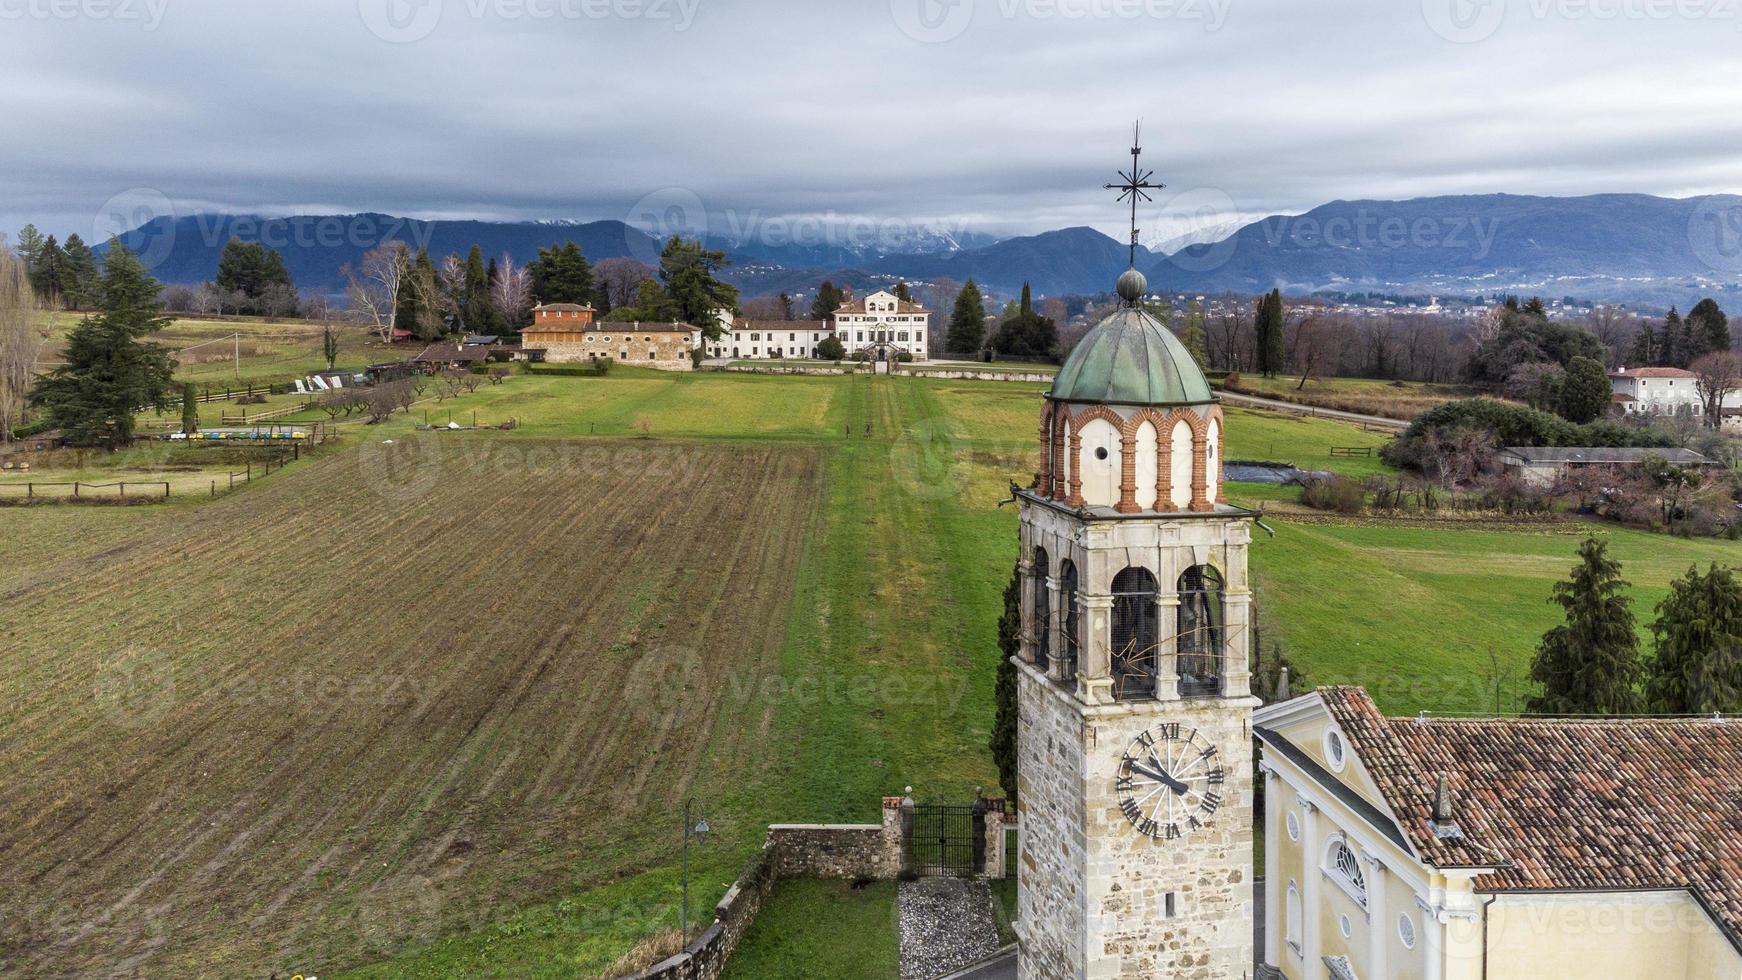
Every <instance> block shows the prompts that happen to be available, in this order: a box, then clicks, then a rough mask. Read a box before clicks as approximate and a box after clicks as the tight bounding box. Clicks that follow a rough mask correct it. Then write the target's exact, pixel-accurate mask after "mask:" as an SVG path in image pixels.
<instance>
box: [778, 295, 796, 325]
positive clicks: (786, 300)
mask: <svg viewBox="0 0 1742 980" xmlns="http://www.w3.org/2000/svg"><path fill="white" fill-rule="evenodd" d="M775 300H776V302H778V303H779V304H780V318H781V319H782V320H790V319H792V297H791V296H789V295H787V294H786V293H781V294H780V295H779V296H777V297H775Z"/></svg>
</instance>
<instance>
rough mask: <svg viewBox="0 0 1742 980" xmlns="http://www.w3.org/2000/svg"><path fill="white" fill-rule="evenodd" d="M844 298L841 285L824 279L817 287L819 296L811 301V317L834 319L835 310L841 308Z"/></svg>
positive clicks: (813, 318) (815, 318)
mask: <svg viewBox="0 0 1742 980" xmlns="http://www.w3.org/2000/svg"><path fill="white" fill-rule="evenodd" d="M844 298H845V297H843V296H842V294H841V290H840V287H838V286H836V285H835V284H834V283H833V282H830V281H829V280H827V279H824V280H823V284H822V285H821V286H818V287H817V298H816V299H815V300H814V301H813V302H812V303H811V319H812V320H833V319H834V318H835V311H836V310H838V309H840V308H841V303H842V302H843V300H844Z"/></svg>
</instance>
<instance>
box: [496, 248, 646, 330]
mask: <svg viewBox="0 0 1742 980" xmlns="http://www.w3.org/2000/svg"><path fill="white" fill-rule="evenodd" d="M613 261H616V260H615V259H607V260H606V262H613ZM604 264H605V263H604V262H601V263H599V265H600V267H601V268H603V266H604ZM490 305H491V306H493V307H495V308H496V312H497V314H499V315H500V316H501V317H502V322H503V323H506V324H508V327H509V329H511V330H518V329H520V328H521V327H522V326H523V325H525V323H526V315H527V311H528V310H530V309H532V276H531V275H529V274H528V273H527V271H526V270H525V269H523V268H521V267H520V266H517V265H515V264H514V257H513V256H511V255H508V254H506V253H504V254H503V256H502V258H501V259H500V260H499V261H497V263H496V281H495V282H493V283H491V284H490Z"/></svg>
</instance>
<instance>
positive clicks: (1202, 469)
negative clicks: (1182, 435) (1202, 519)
mask: <svg viewBox="0 0 1742 980" xmlns="http://www.w3.org/2000/svg"><path fill="white" fill-rule="evenodd" d="M1174 415H1175V416H1177V417H1179V418H1183V419H1185V420H1186V424H1187V425H1190V426H1191V427H1192V499H1191V503H1190V504H1188V505H1187V509H1189V510H1191V511H1193V512H1194V513H1200V514H1201V513H1207V512H1209V511H1212V510H1215V509H1216V505H1215V503H1214V502H1212V501H1211V499H1210V490H1209V483H1210V464H1209V451H1210V420H1209V418H1208V416H1207V415H1204V416H1200V415H1199V414H1198V413H1196V412H1194V411H1191V410H1190V409H1187V408H1177V409H1175V410H1174Z"/></svg>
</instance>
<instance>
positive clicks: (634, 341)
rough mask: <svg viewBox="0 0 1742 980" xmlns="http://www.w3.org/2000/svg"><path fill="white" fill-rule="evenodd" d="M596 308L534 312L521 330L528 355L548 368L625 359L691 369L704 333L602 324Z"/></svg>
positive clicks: (566, 306)
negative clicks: (527, 323)
mask: <svg viewBox="0 0 1742 980" xmlns="http://www.w3.org/2000/svg"><path fill="white" fill-rule="evenodd" d="M593 312H594V311H593V308H592V307H590V306H581V305H579V304H576V303H547V304H543V305H540V306H538V307H536V308H534V309H533V311H532V324H531V326H528V327H526V328H525V329H523V330H521V331H520V346H521V348H522V349H523V350H524V351H525V356H526V357H527V358H529V359H531V360H540V361H544V362H546V363H549V364H586V363H591V362H592V361H593V360H595V359H604V360H612V361H621V362H623V363H625V364H632V365H634V366H635V367H648V368H657V369H658V370H661V371H689V370H692V369H693V368H694V366H695V362H694V361H693V360H692V359H691V357H690V352H691V351H693V350H695V348H696V345H697V344H699V343H700V342H701V331H699V330H697V329H696V328H695V327H692V326H690V325H689V324H687V323H599V322H596V321H594V319H593Z"/></svg>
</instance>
